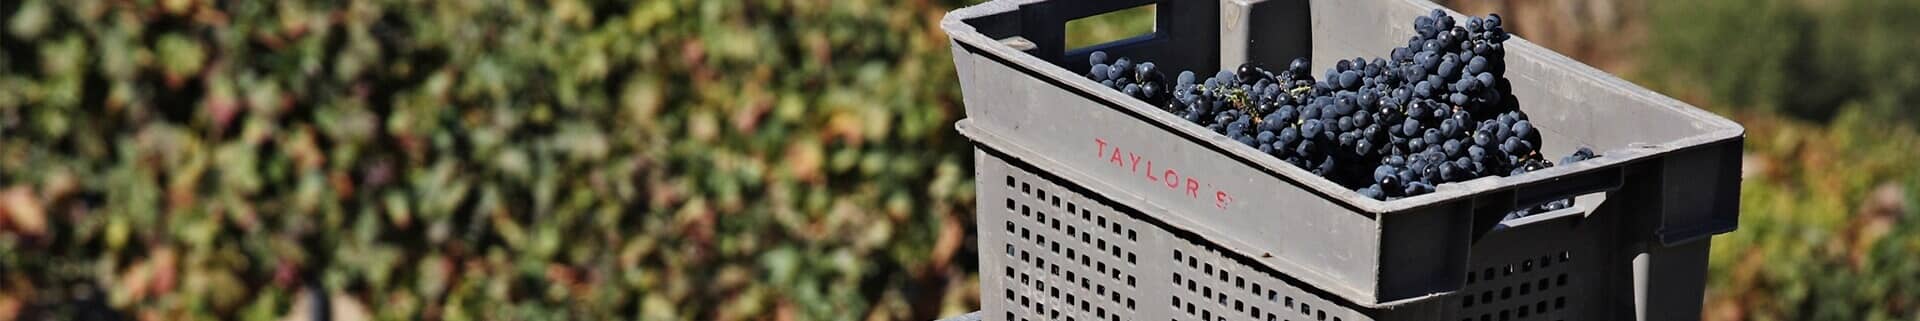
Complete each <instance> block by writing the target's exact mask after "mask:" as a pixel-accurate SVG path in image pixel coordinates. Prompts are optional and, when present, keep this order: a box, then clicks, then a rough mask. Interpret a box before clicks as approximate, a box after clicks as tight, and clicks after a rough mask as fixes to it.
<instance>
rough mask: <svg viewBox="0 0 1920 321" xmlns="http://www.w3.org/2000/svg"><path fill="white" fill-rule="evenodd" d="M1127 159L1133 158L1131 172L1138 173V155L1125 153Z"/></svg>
mask: <svg viewBox="0 0 1920 321" xmlns="http://www.w3.org/2000/svg"><path fill="white" fill-rule="evenodd" d="M1127 157H1130V158H1133V172H1135V173H1138V172H1140V154H1134V153H1127Z"/></svg>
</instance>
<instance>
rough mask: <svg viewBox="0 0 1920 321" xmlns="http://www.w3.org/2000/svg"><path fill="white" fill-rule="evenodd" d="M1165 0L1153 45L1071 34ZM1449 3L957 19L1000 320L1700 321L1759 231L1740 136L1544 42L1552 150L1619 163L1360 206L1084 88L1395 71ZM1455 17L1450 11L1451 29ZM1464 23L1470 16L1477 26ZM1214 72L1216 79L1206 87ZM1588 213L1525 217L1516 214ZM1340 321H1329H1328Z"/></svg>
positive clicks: (987, 12)
mask: <svg viewBox="0 0 1920 321" xmlns="http://www.w3.org/2000/svg"><path fill="white" fill-rule="evenodd" d="M1146 4H1153V5H1156V7H1157V9H1156V10H1157V16H1156V17H1155V19H1156V21H1157V27H1156V30H1155V31H1154V32H1153V33H1151V34H1148V35H1143V36H1140V37H1135V38H1130V39H1125V40H1120V41H1115V42H1112V43H1107V44H1101V45H1096V46H1093V47H1089V48H1078V49H1070V48H1064V47H1063V43H1064V38H1065V37H1064V35H1063V32H1064V29H1065V28H1064V26H1065V24H1066V22H1067V21H1070V20H1074V19H1079V18H1084V17H1090V16H1094V15H1098V14H1101V13H1106V12H1112V11H1117V10H1121V9H1127V8H1132V7H1137V6H1140V5H1146ZM1437 8H1440V7H1438V6H1436V5H1434V4H1431V3H1428V2H1424V1H1404V0H1294V1H1281V0H1270V1H1237V0H1228V1H1212V0H1157V1H1148V0H1120V1H1104V0H1018V1H995V2H990V3H986V4H981V5H977V6H973V7H968V8H964V9H960V10H956V11H954V12H952V13H949V14H948V15H947V16H946V18H945V19H944V20H943V21H942V27H943V28H945V29H946V31H947V33H948V35H949V36H950V37H951V38H952V39H953V43H952V44H953V52H954V63H955V65H956V67H957V69H958V71H959V76H960V78H961V88H962V92H963V99H964V102H965V105H966V113H967V119H965V120H962V121H960V123H959V124H957V125H956V127H957V128H958V129H959V130H960V132H961V133H962V134H964V135H966V136H968V137H969V138H970V139H972V140H973V141H974V142H975V146H976V166H977V175H978V181H979V182H980V184H979V185H978V188H979V192H978V195H979V200H980V201H981V206H980V207H979V208H980V213H979V216H978V220H979V221H978V223H979V224H980V228H979V230H980V242H981V244H980V245H981V248H982V249H983V250H984V251H995V252H1000V253H982V255H981V273H982V274H983V278H982V283H983V284H982V293H983V295H982V299H983V300H984V302H983V303H982V306H983V314H984V316H985V317H987V318H989V319H1015V320H1020V319H1029V318H1039V319H1060V320H1065V319H1074V320H1132V319H1147V320H1163V319H1204V320H1226V319H1234V320H1244V319H1255V320H1265V319H1273V320H1403V319H1420V320H1430V319H1441V320H1616V319H1626V318H1635V319H1642V320H1647V319H1694V318H1698V317H1699V309H1700V305H1701V297H1702V292H1703V288H1704V274H1705V263H1706V254H1707V243H1708V242H1707V239H1708V237H1710V236H1712V235H1714V234H1718V233H1724V232H1727V231H1731V230H1733V229H1734V228H1735V227H1736V225H1737V219H1738V215H1739V208H1738V200H1739V164H1740V162H1739V157H1740V151H1741V140H1742V139H1743V133H1744V129H1742V128H1741V127H1740V126H1739V125H1738V124H1736V123H1733V122H1731V121H1729V120H1726V119H1724V118H1720V117H1718V116H1715V115H1713V114H1711V113H1707V112H1705V111H1701V110H1698V109H1696V108H1693V107H1691V106H1688V105H1686V104H1684V103H1681V102H1679V101H1675V100H1673V99H1671V98H1668V97H1665V96H1662V95H1660V94H1657V93H1654V92H1651V91H1648V90H1646V89H1644V88H1641V87H1638V86H1635V85H1633V84H1631V83H1628V82H1625V81H1623V80H1620V79H1618V78H1616V77H1613V76H1611V75H1608V74H1606V73H1604V72H1601V71H1598V70H1595V69H1593V68H1591V67H1588V66H1585V65H1582V64H1580V63H1578V62H1575V61H1573V60H1570V59H1568V58H1566V57H1564V56H1561V55H1558V54H1555V53H1553V52H1552V51H1550V50H1546V49H1544V48H1541V47H1539V46H1537V45H1534V44H1532V43H1529V42H1527V41H1526V40H1524V39H1519V38H1515V39H1513V40H1510V41H1509V42H1508V46H1507V48H1508V52H1507V65H1508V77H1509V78H1512V79H1513V80H1514V85H1513V89H1514V93H1513V94H1514V95H1515V96H1516V97H1518V98H1519V99H1520V100H1521V104H1522V108H1523V109H1524V110H1526V111H1527V113H1528V114H1529V115H1530V116H1532V117H1531V118H1532V120H1533V122H1534V123H1535V124H1536V127H1537V128H1539V130H1540V132H1541V134H1542V138H1543V141H1544V143H1545V144H1544V145H1545V146H1544V147H1545V152H1547V153H1549V155H1564V154H1567V153H1569V152H1571V151H1572V150H1573V149H1575V148H1578V147H1580V146H1589V147H1593V148H1594V149H1595V150H1597V151H1599V152H1600V153H1601V154H1602V155H1603V156H1602V157H1600V158H1596V159H1592V160H1588V161H1584V162H1580V163H1576V164H1568V165H1563V166H1557V167H1553V168H1549V169H1545V170H1541V171H1537V172H1532V173H1528V174H1524V175H1518V176H1513V177H1488V178H1481V179H1476V180H1473V181H1468V182H1462V183H1454V184H1443V185H1441V186H1439V189H1438V191H1436V192H1434V193H1430V194H1426V195H1421V196H1417V197H1411V198H1405V199H1400V200H1395V201H1377V200H1372V199H1369V198H1366V197H1363V196H1361V195H1359V194H1358V193H1355V192H1353V191H1351V190H1348V189H1346V188H1343V187H1341V186H1338V185H1336V184H1334V183H1332V182H1329V181H1327V180H1325V179H1322V178H1319V177H1316V176H1314V175H1312V174H1311V173H1309V172H1307V171H1305V170H1302V169H1299V168H1296V167H1293V166H1292V165H1289V164H1286V163H1285V162H1282V161H1280V160H1278V159H1275V158H1273V157H1271V156H1267V155H1264V154H1261V153H1259V151H1257V150H1254V149H1252V148H1249V147H1246V146H1244V145H1241V144H1239V143H1237V142H1233V141H1231V140H1229V139H1228V138H1227V137H1225V136H1222V135H1219V134H1215V133H1213V132H1211V131H1208V130H1206V129H1205V128H1201V127H1199V126H1196V125H1193V124H1191V123H1188V122H1186V121H1185V120H1183V119H1180V118H1178V117H1176V116H1174V115H1171V114H1168V113H1166V112H1163V111H1160V110H1158V109H1157V108H1155V107H1154V106H1150V105H1148V104H1146V103H1144V102H1141V101H1137V100H1134V99H1132V98H1129V97H1126V96H1124V95H1122V94H1121V93H1119V92H1117V91H1114V90H1111V89H1107V88H1105V87H1102V86H1100V85H1099V84H1097V83H1094V82H1092V81H1090V80H1087V79H1085V78H1083V77H1082V76H1081V75H1080V72H1079V70H1084V69H1085V68H1086V65H1085V64H1086V56H1087V53H1089V52H1091V51H1093V50H1105V51H1108V52H1109V53H1111V55H1112V56H1113V57H1122V56H1125V57H1133V58H1134V59H1144V60H1151V61H1154V62H1156V63H1157V64H1160V65H1161V66H1162V69H1163V70H1182V69H1193V70H1197V71H1209V72H1210V71H1212V70H1217V69H1218V68H1220V67H1228V66H1237V65H1239V64H1240V63H1241V62H1242V61H1244V60H1246V59H1252V60H1254V61H1263V62H1284V61H1288V60H1291V59H1292V58H1293V57H1296V56H1299V55H1311V56H1312V57H1311V58H1312V59H1313V61H1314V62H1315V64H1316V66H1315V67H1314V69H1315V70H1324V69H1325V68H1326V67H1327V66H1326V63H1327V62H1331V61H1334V60H1337V59H1341V58H1349V57H1356V56H1358V57H1373V56H1380V55H1383V54H1384V53H1386V52H1387V51H1388V50H1389V49H1390V48H1392V47H1393V46H1395V45H1397V44H1400V43H1404V41H1405V39H1406V38H1407V37H1409V36H1410V35H1412V34H1413V31H1412V30H1411V26H1410V23H1409V21H1411V19H1412V18H1413V17H1415V16H1418V15H1422V14H1425V13H1427V12H1430V11H1431V10H1433V9H1437ZM1450 13H1451V12H1450ZM1456 15H1457V13H1456ZM1201 73H1203V74H1204V73H1207V72H1201ZM1567 197H1578V201H1577V203H1576V206H1574V207H1573V208H1569V209H1565V210H1560V211H1554V212H1549V213H1543V214H1539V215H1534V216H1529V217H1526V218H1522V219H1517V220H1512V221H1505V222H1502V221H1501V220H1500V219H1501V217H1502V216H1503V215H1504V214H1505V213H1507V212H1509V211H1510V210H1512V209H1514V208H1518V207H1523V206H1531V205H1535V204H1539V203H1543V202H1546V201H1550V200H1556V199H1562V198H1567ZM1323 318H1324V319H1323Z"/></svg>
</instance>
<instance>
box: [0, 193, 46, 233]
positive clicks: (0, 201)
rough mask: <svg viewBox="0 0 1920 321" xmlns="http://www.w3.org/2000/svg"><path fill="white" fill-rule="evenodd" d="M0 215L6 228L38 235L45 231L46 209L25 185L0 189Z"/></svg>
mask: <svg viewBox="0 0 1920 321" xmlns="http://www.w3.org/2000/svg"><path fill="white" fill-rule="evenodd" d="M0 214H4V215H0V217H3V218H5V222H6V223H7V224H5V226H7V227H8V228H7V230H10V231H13V232H17V233H20V234H23V235H27V236H34V237H38V236H41V235H46V233H47V211H46V208H45V207H44V206H43V204H41V203H40V199H39V198H38V197H37V196H35V195H34V194H33V189H31V188H28V187H26V186H14V187H9V188H7V189H6V190H0Z"/></svg>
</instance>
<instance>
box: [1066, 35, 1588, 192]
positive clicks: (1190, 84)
mask: <svg viewBox="0 0 1920 321" xmlns="http://www.w3.org/2000/svg"><path fill="white" fill-rule="evenodd" d="M1413 26H1414V30H1415V31H1416V32H1417V34H1415V35H1414V36H1412V37H1410V38H1409V39H1408V40H1407V44H1406V46H1404V47H1397V48H1394V49H1393V51H1392V52H1391V53H1390V55H1389V56H1388V57H1386V58H1378V57H1376V58H1373V59H1371V60H1369V59H1366V58H1357V57H1356V58H1353V59H1343V60H1340V61H1337V62H1335V63H1334V64H1333V68H1332V69H1330V70H1327V71H1326V73H1325V74H1324V75H1322V76H1321V77H1320V78H1319V79H1315V78H1313V77H1312V75H1311V74H1310V70H1309V67H1310V63H1309V61H1308V60H1307V59H1305V58H1297V59H1294V60H1293V61H1291V62H1290V63H1288V64H1287V66H1286V69H1281V70H1279V71H1278V72H1276V71H1274V70H1272V69H1268V68H1266V67H1264V66H1262V65H1260V64H1258V63H1248V64H1245V65H1241V66H1240V67H1239V68H1237V69H1235V70H1222V71H1219V72H1218V73H1215V74H1213V75H1212V76H1211V77H1208V78H1205V79H1199V78H1198V76H1196V75H1195V74H1194V73H1193V72H1192V71H1181V72H1180V73H1179V74H1178V76H1175V77H1174V79H1171V80H1172V83H1168V80H1169V79H1167V77H1166V76H1165V74H1163V73H1162V71H1161V70H1160V69H1159V68H1158V67H1157V66H1155V65H1154V63H1152V62H1146V61H1140V62H1136V61H1132V60H1130V59H1128V58H1126V57H1120V58H1118V59H1114V60H1112V61H1109V60H1108V58H1110V57H1108V56H1107V54H1106V53H1105V52H1094V53H1093V54H1092V55H1091V56H1090V57H1089V58H1088V60H1089V63H1091V65H1092V67H1091V68H1090V70H1088V72H1087V77H1088V78H1090V79H1092V80H1094V81H1096V82H1100V83H1101V84H1102V85H1105V86H1107V87H1110V88H1113V89H1116V90H1120V91H1121V92H1122V93H1125V94H1126V95H1128V96H1131V97H1134V98H1138V99H1140V100H1143V101H1146V102H1147V103H1150V104H1152V105H1154V106H1157V107H1160V108H1161V109H1163V110H1165V111H1167V112H1169V113H1173V114H1175V115H1178V116H1181V117H1182V118H1185V119H1186V120H1187V121H1190V122H1193V123H1194V124H1198V125H1201V126H1205V127H1207V128H1208V129H1211V130H1213V131H1214V132H1217V133H1220V134H1223V135H1226V136H1227V137H1230V138H1232V139H1234V140H1236V141H1239V142H1240V143H1242V144H1246V145H1247V146H1250V147H1253V148H1256V149H1259V150H1260V151H1261V152H1262V153H1266V154H1268V155H1272V156H1273V157H1276V158H1279V159H1281V160H1284V161H1286V162H1287V163H1290V164H1293V165H1295V166H1299V167H1300V168H1302V169H1306V170H1308V171H1310V172H1313V173H1314V174H1316V175H1319V176H1321V177H1325V178H1326V179H1328V180H1331V181H1333V182H1335V183H1338V184H1340V185H1342V186H1345V187H1347V188H1351V189H1354V190H1355V191H1357V192H1359V193H1360V194H1362V195H1366V196H1367V197H1371V198H1374V199H1380V200H1392V199H1398V198H1403V197H1410V196H1415V195H1420V194H1426V193H1430V192H1433V191H1434V188H1435V186H1436V185H1439V184H1444V183H1451V182H1461V181H1466V180H1471V179H1475V178H1480V177H1487V176H1496V175H1501V176H1505V175H1518V174H1521V173H1526V172H1529V171H1534V170H1539V169H1542V168H1547V167H1550V166H1553V165H1554V163H1553V162H1552V161H1549V160H1547V158H1546V157H1544V156H1543V155H1542V154H1541V149H1540V147H1541V141H1540V132H1539V130H1538V128H1535V127H1534V124H1533V123H1532V122H1530V121H1528V119H1527V114H1526V113H1525V112H1522V111H1521V110H1520V105H1519V101H1518V100H1517V99H1515V98H1514V97H1513V95H1512V94H1511V92H1512V89H1511V88H1512V85H1511V83H1510V81H1509V80H1508V79H1507V78H1506V76H1505V71H1506V65H1505V53H1506V49H1505V48H1504V45H1503V42H1505V41H1506V40H1507V39H1509V38H1511V37H1512V36H1511V35H1509V34H1508V33H1507V32H1506V30H1505V29H1504V28H1502V24H1501V18H1500V16H1499V15H1498V14H1493V15H1489V16H1486V17H1472V18H1470V19H1468V20H1466V21H1464V22H1459V21H1455V20H1454V18H1453V17H1451V16H1448V15H1447V14H1445V13H1444V12H1442V11H1439V10H1435V11H1434V12H1433V13H1431V14H1429V15H1426V16H1421V17H1419V18H1416V19H1414V21H1413ZM1596 156H1597V155H1595V154H1594V153H1593V151H1592V150H1590V149H1588V148H1585V147H1582V148H1580V149H1579V150H1578V151H1577V152H1575V153H1574V154H1573V155H1568V156H1566V157H1563V158H1562V159H1561V160H1560V162H1561V163H1562V164H1564V163H1570V162H1577V161H1581V160H1585V159H1589V158H1593V157H1596ZM1571 205H1572V201H1571V200H1560V201H1554V202H1549V203H1547V204H1543V205H1540V206H1538V207H1535V208H1533V209H1521V210H1518V211H1515V213H1514V214H1513V215H1511V216H1510V217H1512V216H1524V215H1526V214H1527V213H1537V212H1542V211H1547V210H1554V209H1560V208H1566V207H1569V206H1571Z"/></svg>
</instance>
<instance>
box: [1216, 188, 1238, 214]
mask: <svg viewBox="0 0 1920 321" xmlns="http://www.w3.org/2000/svg"><path fill="white" fill-rule="evenodd" d="M1232 203H1233V197H1232V196H1227V191H1214V192H1213V206H1214V207H1219V208H1220V209H1223V210H1224V209H1227V204H1232Z"/></svg>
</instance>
